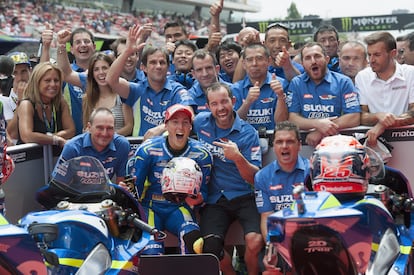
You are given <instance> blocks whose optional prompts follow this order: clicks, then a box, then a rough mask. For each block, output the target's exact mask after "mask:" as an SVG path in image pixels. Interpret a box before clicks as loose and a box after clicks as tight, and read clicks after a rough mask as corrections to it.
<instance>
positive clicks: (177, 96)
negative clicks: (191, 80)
mask: <svg viewBox="0 0 414 275" xmlns="http://www.w3.org/2000/svg"><path fill="white" fill-rule="evenodd" d="M129 89H130V91H129V95H128V98H126V99H123V101H124V102H125V103H126V104H128V105H129V106H131V107H132V109H133V112H134V129H133V132H132V136H143V135H144V134H145V133H146V132H147V131H148V130H149V129H151V128H153V127H155V126H158V125H160V124H161V123H163V122H164V117H165V112H166V110H167V109H168V107H170V106H171V105H174V104H177V103H180V104H183V105H190V106H194V105H195V104H196V103H195V102H194V100H193V98H192V97H191V96H190V94H189V92H188V91H187V90H186V89H185V88H184V87H183V86H182V85H181V84H179V83H177V82H175V81H171V80H168V79H167V81H166V82H165V84H164V88H163V89H162V90H161V91H160V92H155V91H154V90H153V89H152V88H151V87H150V86H149V83H148V79H145V80H144V81H142V82H139V83H133V82H130V83H129Z"/></svg>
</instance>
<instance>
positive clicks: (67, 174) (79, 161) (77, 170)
mask: <svg viewBox="0 0 414 275" xmlns="http://www.w3.org/2000/svg"><path fill="white" fill-rule="evenodd" d="M50 184H51V185H55V186H56V187H58V188H59V189H61V190H62V191H64V192H67V193H68V194H70V195H73V196H77V195H82V196H88V195H99V194H102V195H105V194H110V193H111V188H110V180H109V178H108V176H107V174H106V171H105V168H104V167H103V165H102V163H101V162H100V161H99V160H98V159H96V158H94V157H90V156H80V157H76V158H73V159H70V160H68V161H66V162H63V163H60V164H59V165H58V166H57V167H56V170H55V173H54V175H53V177H52V179H51V182H50Z"/></svg>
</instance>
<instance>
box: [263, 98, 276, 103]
mask: <svg viewBox="0 0 414 275" xmlns="http://www.w3.org/2000/svg"><path fill="white" fill-rule="evenodd" d="M273 100H274V98H271V97H268V98H263V99H261V100H260V102H261V103H270V102H273Z"/></svg>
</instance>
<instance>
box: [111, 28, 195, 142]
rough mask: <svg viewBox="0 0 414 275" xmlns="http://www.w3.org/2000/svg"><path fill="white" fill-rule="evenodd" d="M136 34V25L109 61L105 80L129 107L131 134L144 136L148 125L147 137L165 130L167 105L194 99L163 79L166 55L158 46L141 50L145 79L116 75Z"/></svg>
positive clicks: (133, 45)
mask: <svg viewBox="0 0 414 275" xmlns="http://www.w3.org/2000/svg"><path fill="white" fill-rule="evenodd" d="M140 35H141V33H140V29H139V27H138V26H134V27H131V28H130V30H129V34H128V37H127V42H126V48H125V50H124V51H123V52H122V54H121V55H119V56H118V58H117V59H116V60H115V61H114V63H112V65H111V68H110V69H109V71H108V74H107V76H106V81H107V82H108V84H109V85H110V86H111V87H112V89H113V90H114V91H116V92H117V93H118V94H119V95H120V96H121V98H123V100H124V102H125V103H126V104H128V105H129V106H131V107H132V109H133V113H134V128H133V132H132V136H145V134H146V133H147V131H148V130H150V129H152V131H153V132H152V133H151V134H147V137H148V136H154V135H159V134H160V133H162V132H163V131H164V130H165V129H164V126H163V122H164V114H165V111H166V110H167V108H168V107H170V106H172V105H174V104H176V103H180V104H183V105H195V102H194V100H193V99H192V97H191V96H190V94H189V93H188V91H187V90H186V89H185V88H184V87H183V86H182V85H181V84H179V83H177V82H175V81H171V80H168V79H167V71H168V64H169V58H168V53H167V52H166V51H165V50H163V49H162V48H157V47H148V48H146V49H145V50H144V52H143V56H142V69H143V71H144V72H145V73H146V74H147V78H146V80H144V81H142V82H139V83H133V82H129V81H127V80H125V79H123V78H121V77H120V74H121V72H122V69H123V68H124V66H125V63H126V62H127V60H128V57H129V56H130V55H131V54H133V53H134V52H136V51H137V50H138V46H137V45H136V42H137V40H138V39H139V37H140ZM153 128H155V129H153Z"/></svg>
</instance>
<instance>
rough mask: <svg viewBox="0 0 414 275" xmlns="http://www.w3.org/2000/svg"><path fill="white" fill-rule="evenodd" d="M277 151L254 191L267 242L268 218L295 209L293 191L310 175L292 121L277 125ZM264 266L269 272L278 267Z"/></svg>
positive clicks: (256, 177) (257, 179)
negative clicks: (273, 214) (277, 212)
mask: <svg viewBox="0 0 414 275" xmlns="http://www.w3.org/2000/svg"><path fill="white" fill-rule="evenodd" d="M273 150H274V152H275V155H276V160H274V161H273V162H271V163H269V164H268V165H266V166H265V167H263V169H261V170H260V171H259V172H257V173H256V175H255V177H254V187H255V192H256V206H257V209H258V211H259V213H260V229H261V232H262V237H263V239H264V240H265V241H268V240H267V217H268V216H269V215H270V214H272V213H273V212H275V211H279V210H282V209H284V208H288V207H290V206H291V204H292V202H293V197H292V192H293V188H294V187H295V186H298V185H304V182H305V179H306V177H307V176H308V174H309V169H310V168H309V160H308V159H306V158H304V157H302V156H300V155H299V151H300V150H301V141H300V135H299V129H298V127H297V126H296V125H295V124H293V123H292V122H289V121H283V122H280V123H278V124H277V125H276V128H275V137H274V140H273ZM263 263H264V265H265V267H266V269H267V270H274V269H275V266H274V265H273V266H271V265H270V264H269V263H268V259H266V255H265V258H264V260H263Z"/></svg>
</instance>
